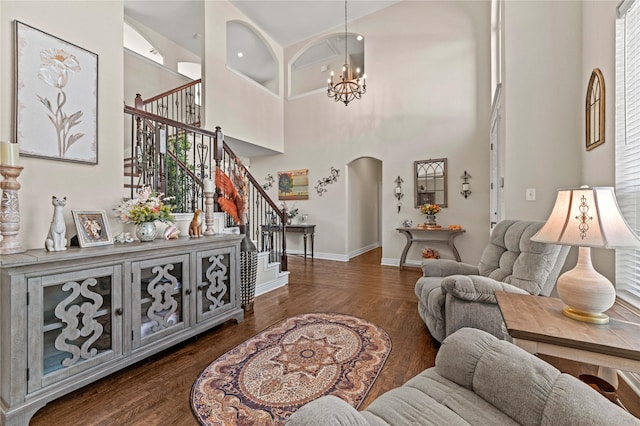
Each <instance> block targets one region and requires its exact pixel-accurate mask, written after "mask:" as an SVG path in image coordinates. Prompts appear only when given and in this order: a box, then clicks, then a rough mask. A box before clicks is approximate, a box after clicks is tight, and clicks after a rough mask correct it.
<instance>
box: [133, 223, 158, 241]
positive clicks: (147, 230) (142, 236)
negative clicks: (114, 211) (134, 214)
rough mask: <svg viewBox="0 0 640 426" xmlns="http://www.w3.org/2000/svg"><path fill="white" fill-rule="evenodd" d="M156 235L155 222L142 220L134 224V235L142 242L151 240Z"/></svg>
mask: <svg viewBox="0 0 640 426" xmlns="http://www.w3.org/2000/svg"><path fill="white" fill-rule="evenodd" d="M156 235H158V230H157V228H156V223H155V222H142V223H138V224H137V225H136V237H138V239H139V240H140V241H142V242H147V241H153V240H155V239H156Z"/></svg>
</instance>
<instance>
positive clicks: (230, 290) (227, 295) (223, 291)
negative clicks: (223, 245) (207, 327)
mask: <svg viewBox="0 0 640 426" xmlns="http://www.w3.org/2000/svg"><path fill="white" fill-rule="evenodd" d="M236 261H237V259H236V256H235V253H234V252H232V251H229V250H225V249H217V250H211V251H207V252H201V253H198V259H197V272H196V273H197V282H198V291H197V294H196V321H198V322H201V321H205V320H207V319H209V318H211V317H215V316H216V315H219V314H221V313H224V312H226V311H229V310H230V309H233V308H234V304H235V303H234V301H235V300H237V298H238V297H239V295H238V294H237V291H236V290H237V289H236V286H234V285H233V283H235V282H236V281H238V280H239V279H240V278H239V277H238V276H236V271H235V269H234V268H233V267H232V265H235V264H236Z"/></svg>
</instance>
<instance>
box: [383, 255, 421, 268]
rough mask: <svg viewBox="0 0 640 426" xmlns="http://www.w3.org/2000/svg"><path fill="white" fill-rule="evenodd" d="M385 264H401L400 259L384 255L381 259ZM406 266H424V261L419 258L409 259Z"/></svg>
mask: <svg viewBox="0 0 640 426" xmlns="http://www.w3.org/2000/svg"><path fill="white" fill-rule="evenodd" d="M380 264H381V265H383V266H398V267H399V266H400V259H394V258H392V257H383V258H382V260H381V261H380ZM406 266H415V267H417V268H420V267H422V262H421V261H419V260H407V262H406Z"/></svg>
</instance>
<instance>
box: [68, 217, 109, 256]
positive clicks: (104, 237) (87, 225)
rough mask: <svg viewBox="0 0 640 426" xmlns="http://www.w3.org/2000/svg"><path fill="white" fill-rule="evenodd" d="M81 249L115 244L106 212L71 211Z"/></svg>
mask: <svg viewBox="0 0 640 426" xmlns="http://www.w3.org/2000/svg"><path fill="white" fill-rule="evenodd" d="M71 214H72V216H73V222H74V223H75V225H76V231H77V232H78V244H79V245H80V247H94V246H104V245H109V244H113V237H112V236H111V230H110V229H109V220H108V219H107V214H106V212H105V211H104V210H71Z"/></svg>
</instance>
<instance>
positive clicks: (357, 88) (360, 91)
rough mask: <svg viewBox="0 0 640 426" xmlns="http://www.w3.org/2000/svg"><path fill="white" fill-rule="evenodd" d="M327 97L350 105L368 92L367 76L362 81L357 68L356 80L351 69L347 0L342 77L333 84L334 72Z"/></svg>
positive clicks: (345, 0) (345, 1) (345, 5)
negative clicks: (348, 47)
mask: <svg viewBox="0 0 640 426" xmlns="http://www.w3.org/2000/svg"><path fill="white" fill-rule="evenodd" d="M327 83H328V86H327V96H328V97H330V98H333V100H334V101H336V102H344V105H345V106H347V105H349V102H351V101H352V100H354V99H360V98H361V97H362V95H364V94H365V93H366V92H367V75H366V74H364V75H363V76H362V80H361V79H360V68H356V74H355V78H354V76H353V74H352V71H351V69H350V68H349V55H348V53H347V0H344V65H343V66H342V76H340V79H339V80H338V82H337V83H334V82H333V71H331V78H329V80H328V81H327Z"/></svg>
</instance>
